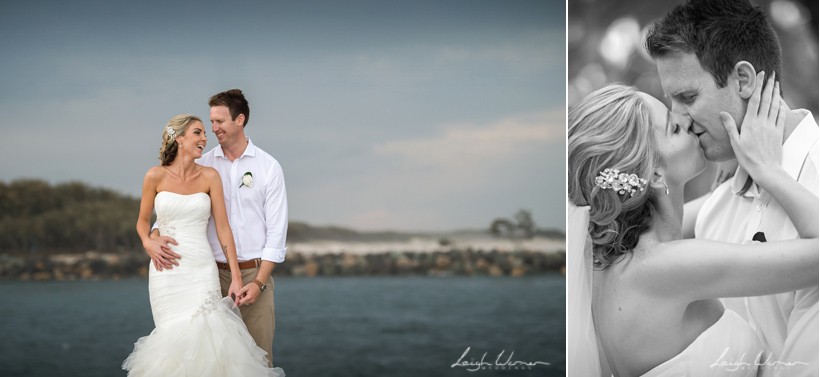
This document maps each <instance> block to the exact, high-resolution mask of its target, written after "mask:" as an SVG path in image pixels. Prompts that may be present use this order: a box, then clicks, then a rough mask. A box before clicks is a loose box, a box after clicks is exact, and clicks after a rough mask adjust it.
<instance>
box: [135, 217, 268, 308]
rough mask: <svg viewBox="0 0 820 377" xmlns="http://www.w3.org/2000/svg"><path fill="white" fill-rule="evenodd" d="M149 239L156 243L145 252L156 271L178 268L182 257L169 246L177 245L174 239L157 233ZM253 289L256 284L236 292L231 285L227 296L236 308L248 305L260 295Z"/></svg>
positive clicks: (248, 285) (153, 233) (257, 290)
mask: <svg viewBox="0 0 820 377" xmlns="http://www.w3.org/2000/svg"><path fill="white" fill-rule="evenodd" d="M149 237H150V238H151V239H152V240H153V241H155V242H156V243H155V244H154V245H153V247H151V248H148V249H147V251H148V254H149V256H150V257H151V260H152V261H153V262H154V268H156V269H157V271H162V270H170V269H172V268H174V266H179V262H178V260H179V259H182V256H181V255H179V254H177V253H175V252H174V251H173V250H171V245H178V243H177V241H176V240H175V239H173V238H171V237H168V236H160V235H159V233H158V232H152V233H151V235H150V236H149ZM152 249H153V250H152ZM254 287H256V284H254V283H250V284H247V285H245V286H244V287H242V288H240V289H238V291H237V290H236V289H234V286H233V284H231V289H230V290H229V293H228V295H229V296H231V300H233V302H234V304H235V305H236V306H243V305H250V304H253V303H254V302H256V299H257V298H258V297H259V294H260V293H261V291H260V290H259V289H258V287H256V288H257V289H256V290H253V288H254ZM254 292H255V293H254Z"/></svg>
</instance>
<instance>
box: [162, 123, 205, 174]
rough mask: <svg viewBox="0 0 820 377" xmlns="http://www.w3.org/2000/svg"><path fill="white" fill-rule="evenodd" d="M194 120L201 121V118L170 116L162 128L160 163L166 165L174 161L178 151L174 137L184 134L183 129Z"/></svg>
mask: <svg viewBox="0 0 820 377" xmlns="http://www.w3.org/2000/svg"><path fill="white" fill-rule="evenodd" d="M194 122H200V123H202V120H201V119H199V118H198V117H197V116H195V115H191V114H179V115H176V116H174V117H173V118H171V120H170V121H168V124H166V125H165V127H163V128H162V145H161V146H160V147H159V162H160V165H162V166H168V165H170V164H171V162H173V161H174V159H175V158H176V157H177V152H178V151H179V145H178V144H177V142H176V137H177V136H183V135H185V130H187V129H188V126H190V125H191V123H194Z"/></svg>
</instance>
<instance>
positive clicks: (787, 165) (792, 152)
mask: <svg viewBox="0 0 820 377" xmlns="http://www.w3.org/2000/svg"><path fill="white" fill-rule="evenodd" d="M794 111H795V112H799V113H801V114H804V116H803V120H801V121H800V123H798V124H797V127H796V128H795V129H794V131H792V133H791V135H789V137H788V139H786V141H785V142H784V143H783V156H782V157H781V159H780V166H781V167H783V170H785V171H786V173H788V174H789V176H791V177H792V178H794V179H797V177H798V175H799V174H800V170H801V169H802V168H803V161H804V160H805V159H806V155H807V154H808V153H809V150H810V149H811V147H812V146H813V145H814V144H815V143H816V142H817V137H818V129H817V122H815V120H814V116H812V115H811V112H809V111H808V110H803V109H796V110H794ZM748 178H749V173H748V172H746V169H743V167H742V166H738V167H737V171H736V172H735V176H734V178H732V192H733V193H735V194H739V193H740V192H741V190H742V189H743V185H744V184H746V179H748ZM759 195H760V188H759V187H758V186H757V184H756V183H755V184H753V185H752V187H750V188H749V190H748V191H746V193H745V194H743V196H745V197H757V196H759Z"/></svg>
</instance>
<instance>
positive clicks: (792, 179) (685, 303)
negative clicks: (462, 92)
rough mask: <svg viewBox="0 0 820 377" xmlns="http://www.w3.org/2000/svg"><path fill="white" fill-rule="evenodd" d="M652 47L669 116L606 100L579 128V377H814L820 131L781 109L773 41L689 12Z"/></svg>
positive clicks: (755, 26) (575, 114) (573, 185)
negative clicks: (724, 171) (714, 181)
mask: <svg viewBox="0 0 820 377" xmlns="http://www.w3.org/2000/svg"><path fill="white" fill-rule="evenodd" d="M645 46H646V49H647V52H648V53H649V55H650V56H651V57H652V59H653V60H654V61H655V63H656V64H657V69H658V74H659V76H660V82H661V86H662V87H663V90H664V92H665V94H666V96H667V97H668V98H669V99H670V100H671V109H667V107H666V106H665V105H664V104H663V103H662V102H661V101H659V100H658V99H656V98H654V97H652V96H650V95H648V94H646V93H642V92H640V91H638V90H636V89H634V88H631V87H627V86H623V85H619V84H610V85H607V86H606V87H604V88H601V89H598V90H597V91H594V92H593V93H591V94H589V95H588V96H587V97H586V98H584V99H583V100H582V101H581V102H580V103H578V104H577V105H575V106H574V107H572V108H571V109H570V110H569V114H568V127H569V129H568V136H567V137H568V151H567V153H568V203H567V212H568V213H567V216H568V219H567V287H568V288H567V289H568V293H567V300H568V301H567V302H568V304H567V305H568V310H567V327H568V331H567V337H568V340H567V344H568V348H567V372H568V375H571V376H612V375H614V376H619V377H622V376H697V377H700V376H718V377H719V376H727V377H728V376H817V375H818V339H817V334H818V261H819V259H818V240H817V237H818V198H817V196H818V189H819V188H818V182H819V181H818V178H819V177H818V167H819V166H820V165H818V157H820V156H818V145H817V141H818V125H817V122H816V121H815V119H814V117H813V116H812V114H811V113H810V112H808V111H806V110H800V109H791V108H790V107H789V106H788V105H787V104H786V103H785V101H783V100H782V99H781V94H782V91H783V90H784V88H781V85H780V83H781V81H780V80H779V79H780V77H782V75H781V73H782V72H781V57H780V45H779V42H778V38H777V35H776V34H775V32H774V30H773V29H772V26H771V25H770V23H769V21H768V20H767V19H766V16H765V15H764V14H763V12H761V11H760V9H759V8H757V7H755V6H753V5H752V4H751V3H749V1H748V0H689V1H687V2H686V3H685V4H682V5H678V6H676V7H675V8H673V9H672V10H671V11H670V12H669V13H667V15H666V16H665V17H663V18H661V19H660V20H658V21H656V22H655V23H654V24H653V25H652V27H651V28H650V29H649V31H648V33H647V36H646V40H645ZM733 159H736V160H737V162H738V167H737V169H736V171H735V173H734V176H733V177H731V179H728V180H726V181H725V182H723V183H721V184H720V185H719V186H718V187H717V188H715V189H714V190H713V191H712V192H711V193H709V194H708V195H707V196H706V197H704V198H701V199H699V200H695V201H692V202H690V203H684V196H683V191H684V185H685V184H686V183H687V182H688V181H689V180H691V179H693V178H694V177H696V176H697V175H699V174H700V173H701V172H702V171H703V170H704V168H705V166H706V164H707V160H708V161H712V162H722V161H728V160H733ZM693 236H694V238H692V237H693Z"/></svg>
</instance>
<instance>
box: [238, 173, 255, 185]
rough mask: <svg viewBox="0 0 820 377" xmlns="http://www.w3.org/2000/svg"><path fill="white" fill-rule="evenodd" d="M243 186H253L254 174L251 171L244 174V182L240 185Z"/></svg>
mask: <svg viewBox="0 0 820 377" xmlns="http://www.w3.org/2000/svg"><path fill="white" fill-rule="evenodd" d="M242 186H248V188H251V187H253V174H251V172H245V175H243V176H242V184H241V185H239V188H242Z"/></svg>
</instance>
